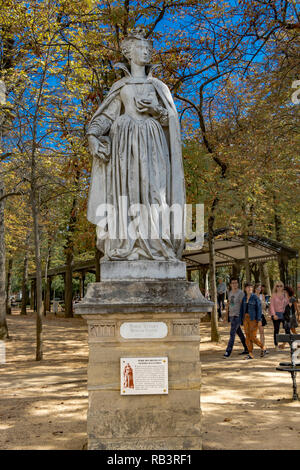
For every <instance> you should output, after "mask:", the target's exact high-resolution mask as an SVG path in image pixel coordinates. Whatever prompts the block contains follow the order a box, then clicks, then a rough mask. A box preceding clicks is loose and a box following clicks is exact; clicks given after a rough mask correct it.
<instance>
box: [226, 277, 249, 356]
mask: <svg viewBox="0 0 300 470" xmlns="http://www.w3.org/2000/svg"><path fill="white" fill-rule="evenodd" d="M230 287H231V290H230V291H229V293H228V302H227V305H226V316H227V317H228V318H229V321H230V337H229V341H228V344H227V348H226V351H225V354H224V356H223V357H225V358H226V357H229V356H230V354H231V352H232V349H233V345H234V340H235V335H238V336H239V338H240V340H241V343H242V345H243V347H244V350H243V351H242V352H241V353H239V354H248V348H247V345H246V339H245V336H244V333H243V332H242V329H241V324H240V308H241V303H242V300H243V297H244V293H243V291H241V289H239V281H238V279H237V278H235V277H232V278H231V279H230Z"/></svg>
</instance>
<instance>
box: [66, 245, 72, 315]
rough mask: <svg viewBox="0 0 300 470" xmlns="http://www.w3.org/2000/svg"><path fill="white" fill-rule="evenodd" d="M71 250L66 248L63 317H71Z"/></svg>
mask: <svg viewBox="0 0 300 470" xmlns="http://www.w3.org/2000/svg"><path fill="white" fill-rule="evenodd" d="M72 278H73V251H71V250H68V251H67V256H66V273H65V317H66V318H71V317H73V282H72Z"/></svg>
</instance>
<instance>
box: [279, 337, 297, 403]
mask: <svg viewBox="0 0 300 470" xmlns="http://www.w3.org/2000/svg"><path fill="white" fill-rule="evenodd" d="M277 341H278V343H288V344H289V345H290V354H291V361H290V362H280V364H279V366H278V367H276V370H280V371H284V372H290V374H291V377H292V381H293V400H299V396H298V393H297V382H296V375H297V372H300V357H299V358H298V356H300V335H293V334H289V335H287V334H284V335H283V334H278V335H277Z"/></svg>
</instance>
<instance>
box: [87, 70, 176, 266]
mask: <svg viewBox="0 0 300 470" xmlns="http://www.w3.org/2000/svg"><path fill="white" fill-rule="evenodd" d="M131 82H132V79H131V78H130V77H124V78H122V79H121V80H119V81H117V82H116V83H115V84H114V85H113V86H112V88H111V90H110V91H109V93H108V95H107V97H106V98H105V100H104V101H103V103H102V104H101V105H100V106H99V108H98V109H97V111H96V113H95V114H94V116H93V117H92V119H91V122H90V124H89V128H88V132H87V133H88V134H94V135H97V126H98V127H99V129H100V130H99V133H101V126H102V130H103V118H104V121H105V120H107V119H109V121H107V122H111V125H110V126H108V127H109V128H108V129H104V135H109V137H110V140H111V149H110V158H109V161H108V163H103V162H101V161H100V160H99V159H98V158H96V157H95V158H94V160H93V167H92V175H91V184H90V191H89V199H88V213H87V218H88V220H89V221H90V222H92V223H94V224H96V225H98V227H97V246H98V248H99V249H100V250H101V251H103V252H104V253H105V255H106V257H107V258H108V259H114V260H117V259H158V260H168V259H175V258H180V257H181V253H182V250H183V244H184V216H185V215H184V204H185V185H184V173H183V164H182V154H181V136H180V126H179V120H178V115H177V111H176V108H175V105H174V102H173V99H172V96H171V93H170V91H169V89H168V87H167V86H166V85H165V84H164V83H163V82H161V81H160V80H158V79H156V78H153V77H152V76H148V78H147V83H150V84H152V85H153V87H154V89H155V92H156V93H157V97H158V99H159V101H160V103H161V104H162V106H163V107H164V109H165V110H166V111H167V123H166V124H167V125H166V126H164V127H162V126H161V124H160V123H159V122H158V120H156V119H154V118H152V117H150V118H148V119H146V120H143V121H142V120H141V121H136V120H135V119H134V118H132V117H130V116H128V115H126V114H124V111H123V110H122V100H121V98H120V93H121V90H122V89H123V87H124V86H126V85H128V84H131ZM122 111H123V114H122ZM99 133H98V134H99ZM102 135H103V132H102ZM124 196H126V197H127V199H128V200H127V201H125V202H124V199H123V198H124ZM137 203H140V204H143V205H144V207H145V208H146V212H147V214H146V216H148V218H150V226H151V228H153V226H155V228H156V233H159V235H158V236H156V237H155V239H150V240H149V239H147V235H145V233H146V232H147V230H148V229H149V227H148V226H147V227H146V225H147V224H146V221H145V214H142V213H140V217H139V224H138V226H136V225H134V224H133V228H132V224H131V234H130V237H129V239H122V237H120V234H119V232H120V225H122V222H120V218H118V217H119V215H120V213H124V211H126V210H128V208H129V206H130V205H134V204H137ZM109 204H110V205H111V206H113V207H114V208H115V210H116V212H114V215H117V218H118V221H117V222H115V223H112V224H111V227H113V228H114V229H116V225H118V229H119V232H118V235H116V236H112V234H111V233H109V231H107V227H106V226H103V224H102V223H101V221H102V222H103V211H102V210H100V211H99V207H104V206H103V205H109ZM123 204H124V207H122V205H123ZM153 204H154V205H155V204H159V205H161V206H163V207H165V206H168V208H172V207H173V208H174V207H175V212H174V213H175V216H173V214H172V213H171V214H170V218H169V219H168V220H169V222H168V225H169V226H168V230H169V232H168V234H167V235H166V234H165V233H161V228H159V225H158V224H159V220H158V218H157V214H156V213H155V212H154V214H156V216H153V212H151V206H152V205H153ZM176 209H177V212H176ZM179 209H180V210H179ZM162 212H163V213H164V215H165V214H166V211H165V210H163V211H162ZM135 215H136V214H135ZM164 215H163V216H164ZM110 216H111V214H110ZM143 217H144V218H143ZM127 220H132V217H129V218H128V219H127ZM144 222H145V224H144ZM143 224H144V225H145V227H143ZM121 228H122V227H121ZM121 232H122V230H121ZM114 233H116V232H114Z"/></svg>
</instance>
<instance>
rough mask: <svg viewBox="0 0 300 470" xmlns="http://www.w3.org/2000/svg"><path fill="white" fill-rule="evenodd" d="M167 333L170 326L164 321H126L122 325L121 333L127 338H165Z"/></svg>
mask: <svg viewBox="0 0 300 470" xmlns="http://www.w3.org/2000/svg"><path fill="white" fill-rule="evenodd" d="M167 334H168V327H167V325H166V323H164V322H162V321H160V322H158V321H149V322H144V321H143V322H125V323H123V324H122V325H121V327H120V335H121V336H122V338H125V339H147V338H149V339H152V338H165V337H166V336H167Z"/></svg>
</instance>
